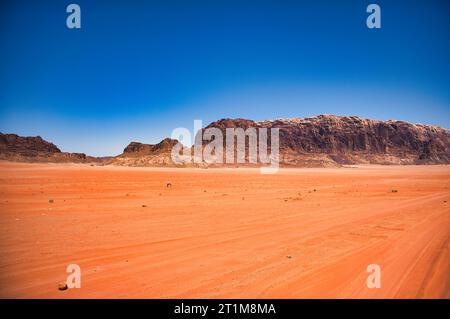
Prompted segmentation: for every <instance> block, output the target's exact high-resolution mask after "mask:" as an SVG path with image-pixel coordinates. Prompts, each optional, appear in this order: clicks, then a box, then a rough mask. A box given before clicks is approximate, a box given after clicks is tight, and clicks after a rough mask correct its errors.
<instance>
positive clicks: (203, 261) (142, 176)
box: [0, 162, 450, 298]
mask: <svg viewBox="0 0 450 319" xmlns="http://www.w3.org/2000/svg"><path fill="white" fill-rule="evenodd" d="M0 179H1V183H0V194H1V197H0V198H1V200H0V213H1V217H0V253H1V260H0V297H2V298H125V297H127V298H241V297H242V298H244V297H245V298H304V297H308V298H310V297H312V298H347V297H349V298H450V267H449V266H450V167H449V166H404V167H399V166H386V167H382V166H366V167H359V168H340V169H282V170H281V171H280V173H278V174H276V175H260V174H259V171H258V170H256V169H206V170H205V169H157V168H119V167H91V166H85V165H66V164H13V163H5V162H3V163H1V164H0ZM168 181H170V182H171V183H172V187H171V188H167V187H166V183H167V182H168ZM314 189H315V190H316V191H314ZM394 189H395V190H398V192H392V190H394ZM49 199H53V200H54V202H53V203H49ZM143 205H146V207H142V206H143ZM288 256H290V257H291V258H289V257H288ZM71 263H75V264H78V265H80V267H81V271H82V278H81V288H80V289H69V290H66V291H59V290H58V283H59V282H61V281H64V280H65V279H66V276H67V275H68V274H67V273H66V272H65V271H66V266H67V265H68V264H71ZM373 263H375V264H379V265H380V266H381V270H382V275H381V284H382V286H381V288H380V289H369V288H367V286H366V278H367V276H368V275H369V274H368V273H366V267H367V265H369V264H373Z"/></svg>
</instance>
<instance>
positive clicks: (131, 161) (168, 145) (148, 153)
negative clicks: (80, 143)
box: [107, 138, 178, 166]
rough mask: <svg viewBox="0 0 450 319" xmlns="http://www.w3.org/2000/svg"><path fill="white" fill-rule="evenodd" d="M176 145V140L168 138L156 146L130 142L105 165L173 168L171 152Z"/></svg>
mask: <svg viewBox="0 0 450 319" xmlns="http://www.w3.org/2000/svg"><path fill="white" fill-rule="evenodd" d="M177 143H178V141H177V140H174V139H170V138H165V139H163V140H162V141H161V142H159V143H158V144H143V143H139V142H131V143H130V144H128V146H127V147H125V149H124V150H123V153H122V154H121V155H119V156H116V157H114V158H112V159H111V160H109V161H108V162H107V163H108V164H114V165H122V166H174V164H173V163H172V157H171V152H172V148H173V146H175V145H176V144H177Z"/></svg>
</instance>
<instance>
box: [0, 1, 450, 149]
mask: <svg viewBox="0 0 450 319" xmlns="http://www.w3.org/2000/svg"><path fill="white" fill-rule="evenodd" d="M71 2H75V3H77V4H79V5H80V7H81V20H82V22H81V23H82V28H81V29H79V30H75V29H73V30H70V29H68V28H67V27H66V24H65V21H66V17H67V15H68V14H67V13H66V10H65V9H66V6H67V5H68V4H69V3H71ZM369 3H377V4H379V5H380V6H381V10H382V16H381V19H382V28H381V29H377V30H375V29H368V28H367V27H366V23H365V21H366V18H367V16H368V14H367V13H366V7H367V5H368V4H369ZM449 39H450V2H449V1H447V0H442V1H438V0H436V1H430V0H428V1H425V0H423V1H414V0H407V1H402V0H396V1H375V0H373V1H360V0H345V1H324V0H322V1H321V0H316V1H300V0H298V1H282V0H281V1H280V0H278V1H275V0H273V1H265V0H258V1H245V0H241V1H233V0H227V1H222V0H215V1H195V0H178V1H173V0H164V1H132V0H131V1H130V0H129V1H114V0H109V1H106V0H105V1H95V0H72V1H56V0H54V1H46V0H40V1H23V0H14V1H9V2H7V1H2V2H1V4H0V43H1V50H0V131H1V132H3V133H17V134H20V135H32V136H35V135H40V136H42V137H43V138H45V139H47V140H49V141H52V142H54V143H55V144H56V145H58V146H59V147H60V148H61V149H62V150H63V151H70V152H85V153H87V154H89V155H116V154H119V153H121V151H122V150H123V148H124V147H125V146H126V145H127V144H128V142H130V141H142V142H147V143H156V142H158V141H159V140H161V139H162V138H164V137H167V136H170V135H171V132H172V130H173V129H174V128H176V127H180V126H182V127H187V128H189V129H191V130H192V126H193V120H194V119H202V120H203V122H204V124H205V125H206V124H208V122H210V121H213V120H217V119H220V118H224V117H243V118H250V119H255V120H262V119H272V118H286V117H307V116H314V115H318V114H324V113H325V114H330V113H331V114H337V115H359V116H364V117H369V118H374V119H382V120H387V119H401V120H407V121H411V122H418V123H425V124H436V125H441V126H444V127H446V128H450V92H449V87H450V59H449V57H450V43H449Z"/></svg>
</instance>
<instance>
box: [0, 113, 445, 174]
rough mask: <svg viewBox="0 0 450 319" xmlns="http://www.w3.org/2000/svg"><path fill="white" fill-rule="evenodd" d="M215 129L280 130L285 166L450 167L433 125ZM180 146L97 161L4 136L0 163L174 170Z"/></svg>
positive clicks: (306, 123) (352, 120)
mask: <svg viewBox="0 0 450 319" xmlns="http://www.w3.org/2000/svg"><path fill="white" fill-rule="evenodd" d="M211 127H216V128H218V129H220V130H221V131H222V132H223V133H225V130H226V129H227V128H243V129H247V128H269V129H270V128H278V129H279V134H280V135H279V136H280V163H281V165H285V166H312V167H313V166H314V167H315V166H339V165H342V164H369V163H371V164H450V131H449V130H447V129H445V128H441V127H438V126H433V125H423V124H411V123H408V122H404V121H396V120H389V121H379V120H370V119H366V118H362V117H357V116H336V115H319V116H316V117H310V118H303V119H302V118H293V119H276V120H266V121H252V120H248V119H221V120H218V121H215V122H213V123H211V124H209V125H208V126H207V127H206V128H211ZM206 128H205V129H206ZM177 143H178V141H177V140H173V139H170V138H166V139H164V140H162V141H161V142H160V143H158V144H143V143H139V142H131V143H130V144H129V145H128V146H127V147H126V148H125V149H124V151H123V153H122V154H120V155H118V156H115V157H112V158H95V157H90V156H86V155H85V154H79V153H64V152H61V151H60V150H59V149H58V147H56V146H55V145H54V144H52V143H49V142H47V141H45V140H43V139H42V138H41V137H39V136H38V137H20V136H17V135H15V134H1V133H0V159H6V160H15V161H27V162H34V161H35V162H77V163H87V162H93V163H101V164H112V165H124V166H176V165H175V164H174V163H172V160H171V150H172V148H173V146H174V145H176V144H177ZM207 143H208V142H206V141H205V142H204V144H207ZM202 166H204V165H202Z"/></svg>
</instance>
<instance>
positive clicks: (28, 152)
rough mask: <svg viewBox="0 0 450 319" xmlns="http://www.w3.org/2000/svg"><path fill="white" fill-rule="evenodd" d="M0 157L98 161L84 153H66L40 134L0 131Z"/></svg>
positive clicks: (15, 159) (57, 160) (75, 161)
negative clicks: (25, 134)
mask: <svg viewBox="0 0 450 319" xmlns="http://www.w3.org/2000/svg"><path fill="white" fill-rule="evenodd" d="M0 159H1V160H9V161H16V162H51V163H87V162H98V161H99V160H98V159H96V158H95V157H90V156H86V154H84V153H67V152H61V150H60V149H59V148H58V147H57V146H56V145H55V144H53V143H50V142H47V141H45V140H44V139H42V137H40V136H36V137H34V136H27V137H23V136H18V135H16V134H2V133H0Z"/></svg>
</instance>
